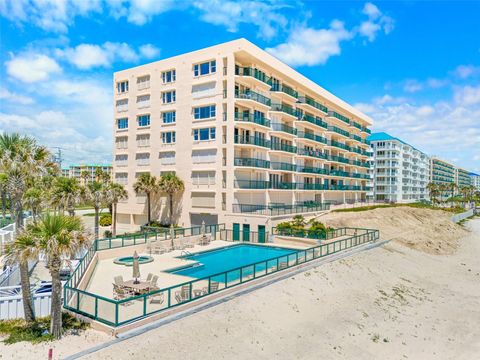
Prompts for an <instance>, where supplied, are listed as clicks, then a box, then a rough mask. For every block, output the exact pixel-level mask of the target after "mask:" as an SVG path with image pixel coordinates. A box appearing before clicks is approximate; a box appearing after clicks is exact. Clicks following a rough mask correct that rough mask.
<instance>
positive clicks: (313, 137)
mask: <svg viewBox="0 0 480 360" xmlns="http://www.w3.org/2000/svg"><path fill="white" fill-rule="evenodd" d="M297 135H298V137H299V138H304V139H310V140H313V141H317V142H319V143H322V144H326V143H327V139H325V138H324V137H322V136H320V135H315V134H311V133H307V132H304V131H299V132H298V134H297Z"/></svg>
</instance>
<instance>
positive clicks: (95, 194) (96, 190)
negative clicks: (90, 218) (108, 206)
mask: <svg viewBox="0 0 480 360" xmlns="http://www.w3.org/2000/svg"><path fill="white" fill-rule="evenodd" d="M83 198H84V199H85V200H86V201H88V202H89V203H91V204H92V206H93V208H94V210H95V239H98V226H99V223H98V222H99V218H100V209H101V208H102V207H103V206H104V205H105V203H106V202H107V196H106V186H105V184H103V183H101V182H98V181H92V182H90V183H89V184H87V186H86V187H85V188H84V193H83Z"/></svg>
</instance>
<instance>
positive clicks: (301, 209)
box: [232, 202, 330, 216]
mask: <svg viewBox="0 0 480 360" xmlns="http://www.w3.org/2000/svg"><path fill="white" fill-rule="evenodd" d="M329 209H330V205H329V204H321V203H316V202H306V203H305V204H303V205H287V204H275V205H254V204H233V206H232V210H233V212H234V213H254V214H258V215H268V216H276V215H285V214H297V213H305V212H313V211H326V210H329Z"/></svg>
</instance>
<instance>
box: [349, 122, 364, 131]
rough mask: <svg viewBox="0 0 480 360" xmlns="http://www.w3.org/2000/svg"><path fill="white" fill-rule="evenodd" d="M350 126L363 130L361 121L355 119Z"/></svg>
mask: <svg viewBox="0 0 480 360" xmlns="http://www.w3.org/2000/svg"><path fill="white" fill-rule="evenodd" d="M350 126H353V127H356V128H357V129H358V130H360V131H362V125H360V124H359V123H357V122H355V121H352V122H351V123H350Z"/></svg>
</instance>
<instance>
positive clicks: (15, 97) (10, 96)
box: [0, 87, 34, 105]
mask: <svg viewBox="0 0 480 360" xmlns="http://www.w3.org/2000/svg"><path fill="white" fill-rule="evenodd" d="M0 100H6V101H8V102H11V103H15V104H21V105H29V104H33V103H34V100H33V99H32V98H31V97H28V96H24V95H21V94H16V93H12V92H10V91H9V90H8V89H6V88H3V87H0Z"/></svg>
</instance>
